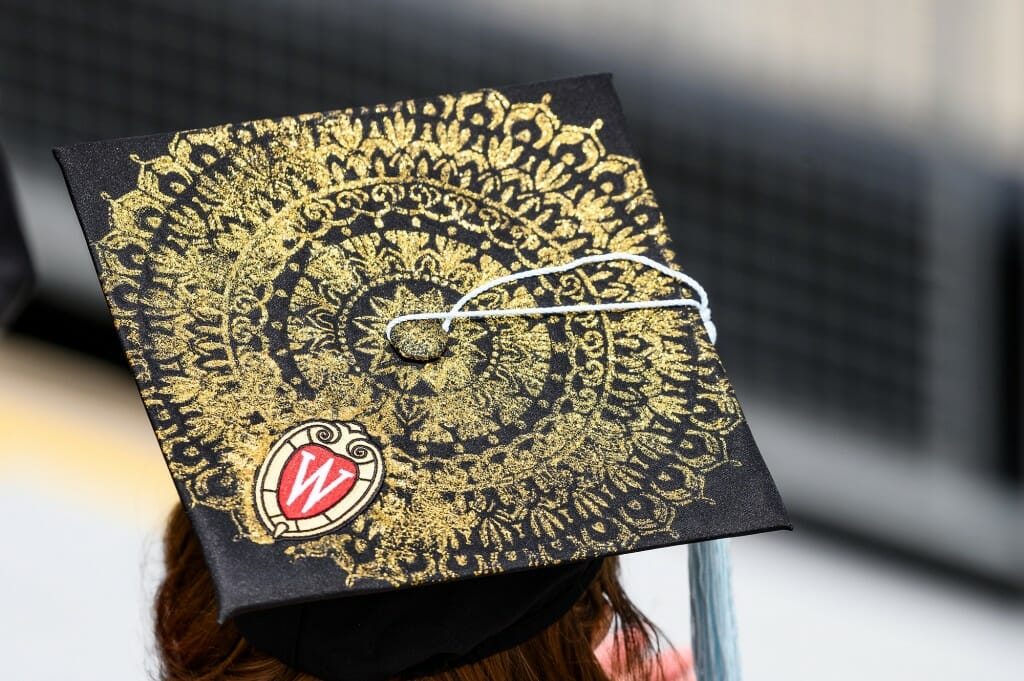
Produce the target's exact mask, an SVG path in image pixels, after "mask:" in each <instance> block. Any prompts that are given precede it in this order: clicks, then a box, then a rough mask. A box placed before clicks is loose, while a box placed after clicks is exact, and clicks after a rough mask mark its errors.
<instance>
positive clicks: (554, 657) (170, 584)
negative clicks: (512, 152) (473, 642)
mask: <svg viewBox="0 0 1024 681" xmlns="http://www.w3.org/2000/svg"><path fill="white" fill-rule="evenodd" d="M164 550H165V560H166V569H167V572H166V576H165V578H164V581H163V583H162V585H161V586H160V589H159V592H158V593H157V598H156V604H155V618H156V624H155V627H156V644H157V650H158V653H159V655H160V665H161V679H162V681H221V680H224V681H318V680H317V678H316V677H314V676H311V675H309V674H304V673H302V672H299V671H295V670H293V669H290V668H289V667H288V666H287V665H285V664H284V663H283V662H281V661H279V660H277V659H276V658H274V657H272V656H270V655H268V654H265V653H263V652H261V651H259V650H257V649H256V648H255V647H253V646H252V645H250V643H249V642H248V641H246V639H245V638H244V637H243V636H242V634H241V633H240V632H239V630H238V628H237V627H236V626H235V625H234V624H233V623H232V622H231V621H228V622H226V623H224V624H218V622H217V602H216V596H215V593H214V587H213V582H212V580H211V577H210V573H209V570H208V569H207V567H206V563H205V562H204V559H203V555H202V552H201V550H200V546H199V541H198V539H197V537H196V534H195V532H193V530H192V526H191V524H190V523H189V520H188V518H187V516H186V515H185V513H184V511H183V509H182V507H181V506H177V507H176V508H175V509H174V511H173V512H172V514H171V517H170V520H169V522H168V526H167V532H166V536H165V540H164ZM437 616H438V617H443V616H444V615H443V613H439V614H438V615H437ZM608 635H610V636H615V637H618V639H619V645H617V646H616V649H617V650H618V651H619V652H618V654H617V655H616V656H615V657H614V660H615V663H614V666H615V669H614V670H612V675H609V672H608V671H606V670H605V669H604V668H603V667H602V665H601V663H600V661H599V660H598V658H597V656H596V655H595V652H594V649H595V648H596V647H597V645H598V644H599V643H600V642H601V641H602V640H603V639H604V638H605V637H606V636H608ZM656 645H657V632H656V630H655V629H654V627H653V625H651V623H650V622H649V621H648V620H647V619H646V618H645V617H644V616H643V615H642V614H641V613H640V612H639V611H638V610H637V609H636V608H635V606H634V605H633V604H632V603H631V602H630V600H629V598H628V597H627V596H626V594H625V592H624V591H623V589H622V586H621V584H620V583H619V578H618V560H617V559H616V558H614V557H611V558H605V559H604V560H603V562H602V563H601V565H600V567H599V568H598V570H597V573H596V576H595V577H594V578H593V579H592V581H590V583H589V586H587V587H586V588H585V589H584V591H583V593H582V595H581V596H580V597H579V598H578V599H577V600H576V602H575V603H574V604H573V605H572V607H571V608H570V609H569V610H568V611H567V612H565V614H564V615H562V616H561V617H560V618H559V619H558V620H557V621H555V623H554V624H552V625H550V626H548V627H547V628H545V629H543V630H542V631H540V632H539V633H537V634H536V635H534V636H533V637H532V638H529V639H528V640H526V641H525V642H523V643H521V644H519V645H517V646H514V647H512V648H509V649H506V650H502V651H500V652H497V653H495V654H493V655H490V656H488V657H485V658H483V659H481V660H478V661H475V662H470V663H468V664H463V665H461V666H455V667H453V668H451V669H448V670H445V671H441V672H437V673H434V674H432V675H428V676H399V677H396V678H399V679H418V680H423V681H427V680H429V681H569V680H572V681H609V680H610V679H612V678H614V679H641V678H642V679H650V678H652V675H656V674H657V673H658V670H657V668H656V667H655V666H654V665H653V662H652V660H653V659H654V652H655V647H656ZM653 678H657V677H656V676H653Z"/></svg>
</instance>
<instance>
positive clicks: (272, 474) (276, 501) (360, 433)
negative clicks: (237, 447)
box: [256, 421, 384, 538]
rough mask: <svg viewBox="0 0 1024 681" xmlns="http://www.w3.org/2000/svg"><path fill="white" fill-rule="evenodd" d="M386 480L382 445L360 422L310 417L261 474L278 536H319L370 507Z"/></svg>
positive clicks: (262, 497) (264, 516) (265, 514)
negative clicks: (317, 419)
mask: <svg viewBox="0 0 1024 681" xmlns="http://www.w3.org/2000/svg"><path fill="white" fill-rule="evenodd" d="M383 481H384V459H383V458H382V457H381V452H380V449H379V448H378V447H377V446H376V445H375V444H374V443H373V442H372V441H371V440H370V438H369V436H367V434H366V431H365V430H364V429H363V427H362V426H361V425H359V424H358V423H354V422H351V421H308V422H306V423H303V424H302V425H301V426H298V427H296V428H293V429H292V430H290V431H288V432H287V433H285V434H284V435H282V436H281V437H280V438H279V439H278V440H277V442H275V443H274V446H273V447H272V448H271V450H270V454H269V455H268V456H267V458H266V460H265V461H264V462H263V465H262V466H261V467H260V471H259V474H258V475H257V476H256V508H257V509H258V510H259V515H260V519H261V520H262V521H263V524H264V525H266V526H267V529H269V530H270V531H271V533H273V535H274V538H299V537H314V536H316V535H319V534H323V533H325V532H330V531H331V530H333V529H335V528H337V527H340V526H341V525H343V524H345V523H347V522H348V521H349V520H351V519H352V518H354V517H355V516H356V515H357V514H359V513H360V512H361V511H363V509H365V508H366V507H367V506H368V505H369V503H370V502H371V501H373V498H374V496H376V494H377V492H378V490H380V486H381V483H382V482H383Z"/></svg>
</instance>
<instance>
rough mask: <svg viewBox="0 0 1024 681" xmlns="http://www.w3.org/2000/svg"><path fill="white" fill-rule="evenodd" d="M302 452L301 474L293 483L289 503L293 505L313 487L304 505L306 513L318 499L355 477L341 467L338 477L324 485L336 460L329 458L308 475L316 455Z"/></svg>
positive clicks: (303, 510) (303, 508)
mask: <svg viewBox="0 0 1024 681" xmlns="http://www.w3.org/2000/svg"><path fill="white" fill-rule="evenodd" d="M300 454H302V463H301V464H299V475H298V477H296V478H295V482H294V483H292V493H291V494H289V495H288V505H289V506H291V505H292V504H293V503H295V500H296V499H298V498H299V497H300V496H302V493H303V492H305V491H306V490H307V489H309V488H310V487H312V488H313V491H311V492H310V493H309V496H307V497H306V503H305V504H303V505H302V512H303V513H306V512H307V511H309V509H311V508H313V506H314V505H315V504H316V503H317V502H318V501H320V500H321V499H323V498H324V497H325V496H327V495H328V494H330V493H331V492H333V491H334V489H335V488H336V487H337V486H338V485H340V484H341V483H343V482H345V481H346V480H348V479H349V478H354V477H355V475H354V474H353V473H352V472H350V471H347V470H345V469H344V468H341V469H339V471H338V477H337V478H335V479H334V482H332V483H331V484H330V485H327V487H324V483H326V482H327V476H328V475H330V473H331V464H332V463H334V461H333V460H331V459H328V460H327V461H325V462H324V464H323V465H322V466H320V468H318V469H316V473H313V475H311V476H309V477H306V473H308V472H309V462H310V461H312V460H313V459H315V458H316V456H314V455H313V454H310V453H309V452H307V451H305V450H303V451H302V452H300Z"/></svg>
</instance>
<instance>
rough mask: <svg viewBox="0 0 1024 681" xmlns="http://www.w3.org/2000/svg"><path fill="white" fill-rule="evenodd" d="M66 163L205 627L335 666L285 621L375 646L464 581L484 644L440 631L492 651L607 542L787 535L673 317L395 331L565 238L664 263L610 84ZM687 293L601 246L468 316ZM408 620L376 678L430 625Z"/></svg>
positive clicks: (727, 411)
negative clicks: (220, 627)
mask: <svg viewBox="0 0 1024 681" xmlns="http://www.w3.org/2000/svg"><path fill="white" fill-rule="evenodd" d="M55 153H56V156H57V158H58V160H59V162H60V164H61V166H62V168H63V170H64V174H65V177H66V179H67V183H68V186H69V189H70V191H71V195H72V198H73V201H74V204H75V208H76V211H77V213H78V216H79V219H80V221H81V223H82V227H83V229H84V231H85V234H86V238H87V240H88V242H89V245H90V248H91V250H92V254H93V257H94V260H95V263H96V267H97V270H98V273H99V276H100V279H101V282H102V284H103V289H104V291H105V294H106V296H107V300H108V303H109V305H110V309H111V312H112V314H113V316H114V319H115V321H116V324H117V327H118V330H119V333H120V336H121V339H122V342H123V344H124V347H125V350H126V353H127V356H128V360H129V362H130V364H131V366H132V369H133V370H134V372H135V375H136V378H137V380H138V384H139V388H140V392H141V394H142V397H143V399H144V401H145V403H146V407H147V410H148V412H149V416H150V418H151V420H152V424H153V428H154V430H155V432H156V434H157V437H158V439H159V441H160V445H161V448H162V451H163V453H164V456H165V458H166V461H167V465H168V468H169V469H170V472H171V474H172V476H173V478H174V481H175V484H176V485H177V488H178V492H179V494H180V496H181V499H182V502H183V504H184V505H185V508H186V509H187V511H188V514H189V517H190V519H191V521H192V524H193V526H194V528H195V530H196V532H197V534H198V536H199V539H200V542H201V544H202V547H203V551H204V555H205V558H206V560H207V563H208V565H209V567H210V570H211V573H212V576H213V579H214V583H215V586H216V588H217V594H218V599H219V605H220V610H221V617H222V618H231V617H234V618H236V621H237V622H239V625H240V627H242V629H243V632H244V633H245V634H246V636H247V637H251V639H252V640H253V641H254V642H256V643H257V644H259V645H263V647H265V648H268V649H270V651H271V652H273V653H274V654H275V655H278V656H280V657H282V659H285V660H286V661H290V662H293V663H295V664H296V665H297V666H299V667H300V668H302V666H303V665H305V667H306V669H307V670H309V669H312V670H313V671H316V672H318V673H320V674H321V675H323V676H325V677H326V678H331V677H332V674H333V676H334V678H345V677H344V675H343V674H342V673H341V672H332V671H331V670H330V669H331V667H330V665H331V662H330V661H327V662H309V661H308V659H307V660H306V662H302V661H298V662H296V659H297V658H296V655H297V654H296V653H294V651H292V652H288V651H287V650H282V649H280V646H279V648H277V649H275V647H274V645H275V644H274V642H273V641H274V640H275V637H277V638H280V637H287V636H289V634H288V633H287V630H289V628H291V630H293V631H294V630H299V629H303V630H304V632H305V633H304V636H308V637H315V635H316V634H315V633H314V632H311V631H310V630H312V629H315V628H317V627H314V626H312V625H310V624H309V623H308V622H307V623H306V624H303V623H302V621H301V620H302V618H304V617H309V618H313V619H315V621H317V622H318V623H327V622H329V623H330V624H329V625H328V624H323V626H330V627H331V628H332V629H331V631H332V632H334V633H332V634H331V635H336V632H338V631H342V630H345V627H347V626H348V627H350V628H351V632H352V635H353V636H358V635H360V634H359V632H363V634H365V633H366V630H365V628H363V629H361V628H360V626H362V625H360V624H359V623H349V624H345V623H344V622H340V621H339V620H344V619H345V617H340V618H339V617H337V613H338V612H339V610H338V609H337V608H336V607H335V604H336V603H337V600H336V599H341V598H343V599H345V602H346V603H347V605H346V606H345V607H346V608H347V610H346V612H348V613H355V614H354V615H353V617H354V619H359V617H363V616H366V617H370V615H369V614H367V613H371V612H372V613H375V614H374V615H373V616H374V617H378V618H385V619H387V620H388V622H389V624H387V625H386V626H385V627H384V628H385V629H387V631H388V634H387V635H388V636H389V639H390V640H392V641H396V640H400V639H401V636H400V634H399V633H396V632H397V630H399V629H403V628H410V627H413V626H414V623H412V624H411V623H409V622H408V621H407V620H408V617H406V616H405V615H407V614H408V610H404V611H403V607H406V606H407V605H408V604H410V603H413V602H420V606H417V607H422V608H423V611H425V612H429V608H430V607H431V606H430V604H431V603H435V604H436V603H437V602H443V603H445V604H446V607H448V606H450V604H451V603H454V602H455V600H453V599H455V598H456V594H458V593H462V594H472V596H470V597H468V598H465V599H464V600H463V601H462V603H463V605H462V606H460V607H461V609H460V608H455V609H454V610H453V609H452V608H451V607H448V614H447V615H446V617H443V618H438V617H437V616H436V614H435V615H434V616H433V617H432V623H431V626H432V627H433V629H434V630H437V629H442V630H444V629H446V627H449V625H450V627H451V628H452V629H455V628H457V626H458V624H457V621H458V620H459V618H460V617H462V618H463V619H464V620H465V621H464V622H463V626H464V627H469V628H471V629H473V628H476V629H479V630H480V631H478V632H476V634H475V636H476V638H472V637H470V638H466V637H462V638H460V635H459V634H457V633H453V631H442V632H440V633H437V632H436V631H435V632H434V633H436V634H437V636H439V637H440V638H441V639H444V640H447V641H449V642H450V641H452V640H454V639H458V643H457V645H454V646H453V648H452V649H449V650H445V651H444V652H445V653H446V654H447V655H449V657H450V658H451V659H456V658H458V659H466V658H467V657H474V656H475V657H481V656H483V655H486V654H489V653H490V652H496V651H497V650H499V649H500V647H501V646H502V645H505V646H506V647H507V646H508V645H510V644H509V643H508V641H509V640H510V639H509V638H508V637H505V638H502V637H501V636H497V632H500V631H509V630H514V631H517V632H518V634H517V635H518V636H519V638H520V639H522V638H525V637H527V634H529V635H532V633H536V631H538V630H539V627H542V626H546V624H547V623H550V622H551V621H553V620H554V619H556V618H557V617H558V616H559V615H560V614H561V613H562V612H564V611H565V610H566V609H567V608H568V607H569V605H570V604H571V602H572V600H573V599H574V598H575V597H576V596H578V595H579V593H580V592H581V590H582V588H584V587H585V583H586V580H587V579H589V577H590V576H591V575H592V574H593V573H594V570H595V565H596V564H597V561H596V560H595V559H597V558H600V557H602V556H606V555H611V554H620V553H625V552H632V551H639V550H643V549H650V548H655V547H661V546H667V545H672V544H679V543H684V542H694V541H701V540H706V539H711V538H719V537H727V536H734V535H740V534H747V533H752V532H759V531H765V530H772V529H780V528H784V527H788V526H789V521H788V519H787V517H786V513H785V510H784V508H783V505H782V502H781V500H780V498H779V495H778V492H777V491H776V488H775V485H774V483H773V482H772V480H771V477H770V475H769V473H768V470H767V469H766V467H765V465H764V462H763V461H762V459H761V456H760V454H759V453H758V450H757V448H756V446H755V444H754V441H753V439H752V437H751V433H750V430H749V429H748V427H747V424H746V422H745V420H744V417H743V414H742V412H741V410H740V407H739V404H738V403H737V401H736V397H735V395H734V393H733V389H732V387H731V385H730V383H729V381H728V379H727V377H726V374H725V372H724V369H723V367H722V364H721V362H720V360H719V357H718V355H717V353H716V351H715V348H714V345H713V343H712V341H711V339H710V338H709V336H708V333H707V331H706V330H705V326H704V324H703V323H702V318H701V315H700V313H699V311H698V310H696V309H694V308H691V307H681V308H661V309H639V310H631V311H623V312H614V311H600V312H587V313H569V314H554V315H516V316H500V317H489V318H485V319H456V320H455V321H454V322H453V323H452V324H451V327H450V330H449V332H448V334H447V335H446V337H445V339H444V341H443V345H442V346H440V350H439V351H438V353H441V352H443V354H440V356H436V355H434V356H430V357H425V358H420V359H426V360H427V361H416V360H411V359H408V356H409V354H408V353H407V354H406V355H405V356H403V354H402V353H400V352H398V351H396V348H395V346H394V345H392V343H391V342H390V341H389V338H388V334H386V326H387V324H388V323H389V322H390V321H392V320H394V319H395V318H396V317H397V316H400V315H407V314H411V313H421V312H432V311H446V310H449V309H450V308H452V305H453V304H454V303H455V302H456V301H457V300H459V299H460V298H461V297H462V296H464V295H465V294H466V293H467V292H469V291H472V290H473V289H474V288H476V287H479V286H482V285H485V284H487V282H492V281H494V280H496V279H500V278H503V277H506V278H507V277H514V276H515V275H516V274H517V273H528V272H530V271H531V270H534V269H536V268H542V267H550V266H557V265H562V264H565V263H568V262H571V261H573V260H575V259H578V258H581V257H585V256H600V255H601V254H606V253H613V252H618V253H622V252H625V253H629V254H634V255H636V256H645V257H647V258H650V259H651V260H653V261H657V262H658V263H663V264H665V265H667V266H669V267H672V268H675V269H679V264H678V263H677V260H676V255H675V253H674V251H673V250H672V247H671V244H670V242H669V237H668V234H667V232H666V228H665V225H664V223H663V220H662V216H661V214H660V212H659V210H658V206H657V203H656V201H655V199H654V196H653V194H652V192H651V190H650V188H649V187H648V184H647V181H646V179H645V177H644V174H643V172H642V170H641V168H640V165H639V163H638V161H637V159H636V157H635V154H634V153H633V152H632V150H631V149H630V146H629V144H628V142H627V138H626V133H625V124H624V120H623V115H622V111H621V108H620V105H619V102H618V100H617V98H616V95H615V93H614V90H613V89H612V86H611V81H610V77H608V76H604V75H599V76H587V77H580V78H575V79H569V80H562V81H553V82H546V83H538V84H531V85H523V86H514V87H503V88H497V89H487V90H480V91H476V92H469V93H464V94H458V95H444V96H439V97H434V98H427V99H421V100H413V101H404V102H399V103H397V104H394V105H382V106H376V107H371V108H359V109H351V110H347V111H335V112H328V113H318V114H310V115H302V116H296V117H287V118H280V119H274V120H261V121H255V122H250V123H242V124H237V125H224V126H219V127H213V128H208V129H202V130H195V131H187V132H180V133H174V134H162V135H152V136H147V137H138V138H131V139H121V140H114V141H104V142H95V143H89V144H81V145H77V146H72V147H67V148H61V149H57V150H56V152H55ZM681 291H682V292H683V293H687V294H690V295H693V294H694V292H693V291H692V290H690V289H688V288H687V287H686V286H685V285H680V283H679V282H678V281H675V280H673V279H672V278H670V277H666V276H664V274H663V273H660V272H658V271H656V270H654V269H651V268H647V267H644V266H642V265H641V264H638V263H637V262H631V261H624V262H607V263H601V264H598V265H594V266H590V265H588V266H581V267H578V268H574V269H572V270H569V271H565V272H560V273H558V274H551V275H546V276H538V277H533V278H529V279H523V280H521V281H514V282H510V283H508V284H506V285H501V286H494V287H493V288H490V289H489V290H487V291H486V292H484V293H482V294H480V295H479V296H478V297H476V298H474V299H473V300H472V301H470V302H469V303H468V304H467V305H466V307H467V309H470V308H472V309H505V310H507V309H519V308H537V307H550V306H573V305H588V304H589V305H593V304H602V303H619V302H622V301H628V300H648V299H661V298H672V297H674V296H678V295H679V294H680V292H681ZM408 324H409V326H408V327H407V329H406V333H405V336H406V337H408V336H410V335H411V336H413V337H417V334H418V331H417V330H419V331H423V334H421V335H424V334H425V336H426V337H427V343H428V345H429V340H430V334H431V333H432V332H433V331H436V329H435V328H434V327H432V326H430V323H429V322H423V323H421V322H409V323H408ZM399 328H401V327H396V329H395V331H396V333H397V331H398V329H399ZM392 340H393V338H392ZM420 340H422V338H420ZM414 345H415V343H414ZM412 354H415V353H412ZM470 578H479V579H470ZM487 580H492V581H491V582H488V581H487ZM493 580H504V581H501V582H494V581H493ZM489 584H490V585H491V586H488V585H489ZM495 585H498V586H495ZM410 587H416V588H410ZM499 587H500V588H499ZM474 590H475V592H474ZM488 594H489V595H488ZM502 594H504V595H502ZM523 594H532V595H531V596H530V597H529V598H527V597H524V595H523ZM502 598H504V599H505V600H504V601H502V600H501V599H502ZM388 599H391V600H388ZM431 599H435V600H431ZM436 599H440V601H438V600H436ZM489 599H490V600H489ZM495 599H497V600H495ZM510 599H511V600H510ZM566 601H567V602H566ZM317 608H320V610H319V611H318V612H319V615H316V616H314V615H312V614H311V613H314V612H317ZM324 608H326V610H324ZM331 608H335V609H334V610H331ZM391 608H393V610H391ZM474 608H475V609H474ZM383 611H387V612H389V613H391V614H390V615H381V614H380V613H381V612H383ZM403 612H404V613H405V615H403ZM495 612H500V613H502V614H501V615H500V616H495V615H494V614H493V613H495ZM268 613H269V614H268ZM359 613H362V614H359ZM484 613H492V614H491V615H490V616H489V617H490V619H492V620H495V621H493V622H490V623H489V625H488V626H490V627H491V628H490V629H488V627H487V626H484V625H482V624H481V625H479V626H477V627H474V626H473V625H472V624H469V623H472V622H473V621H474V620H475V619H479V618H484V617H485V615H484ZM346 617H347V615H346ZM439 619H440V623H439ZM449 619H450V620H451V622H449ZM311 621H312V620H311ZM246 622H248V624H245V623H246ZM317 626H320V625H319V624H318V625H317ZM389 627H390V628H389ZM422 628H423V626H422V624H421V625H420V629H422ZM345 631H347V630H345ZM392 634H394V636H392ZM421 634H422V631H421V632H419V634H417V636H419V635H421ZM322 635H323V634H321V636H322ZM496 636H497V638H495V637H496ZM293 638H294V636H293ZM414 638H415V637H414ZM428 638H429V637H428ZM512 638H515V636H513V637H512ZM471 639H472V640H471ZM310 640H312V638H311V639H310ZM402 640H404V639H402ZM418 640H420V641H421V643H420V646H421V647H422V648H423V650H417V651H412V652H410V653H409V657H410V659H409V660H406V661H404V662H394V663H393V664H394V665H399V666H395V667H394V668H392V669H389V670H387V671H388V673H394V672H396V671H399V670H401V669H408V668H412V667H415V665H416V664H417V663H418V662H421V661H422V660H423V659H426V657H429V655H430V654H431V653H432V652H438V651H437V650H435V649H433V648H431V646H435V647H437V646H440V645H441V644H440V643H438V644H435V643H431V642H430V641H426V642H423V641H422V640H421V639H418ZM514 642H518V641H514ZM514 642H513V643H514ZM288 645H297V644H293V643H289V644H288ZM363 645H364V646H365V645H367V644H366V642H365V636H364V637H363ZM284 647H285V648H287V646H284ZM370 647H371V648H372V647H373V645H372V644H370ZM394 651H395V646H392V647H391V648H390V650H389V651H388V654H389V655H391V654H393V653H394ZM360 654H362V653H360ZM382 654H383V653H380V652H379V651H378V652H377V653H374V652H373V651H370V652H366V653H365V655H366V656H369V657H372V656H373V655H378V656H380V655H382ZM304 655H305V656H306V658H310V657H316V655H317V654H316V653H315V652H307V653H305V654H304ZM417 655H419V657H417ZM425 656H426V657H425ZM299 657H302V656H301V655H299ZM413 658H415V659H413ZM400 664H405V667H401V666H400ZM380 674H384V671H380ZM371 675H372V674H371V672H366V678H371ZM353 678H355V677H353ZM381 678H383V677H381Z"/></svg>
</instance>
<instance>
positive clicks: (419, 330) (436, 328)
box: [391, 319, 448, 362]
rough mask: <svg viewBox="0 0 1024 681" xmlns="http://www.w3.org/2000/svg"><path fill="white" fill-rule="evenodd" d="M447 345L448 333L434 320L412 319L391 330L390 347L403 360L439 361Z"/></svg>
mask: <svg viewBox="0 0 1024 681" xmlns="http://www.w3.org/2000/svg"><path fill="white" fill-rule="evenodd" d="M447 345H448V332H446V331H445V330H444V328H442V326H441V322H440V321H438V320H436V319H414V320H410V321H407V322H402V323H400V324H396V325H395V327H394V328H393V329H391V346H392V347H393V348H394V349H395V352H397V353H398V354H399V355H400V356H401V357H402V358H403V359H407V360H410V361H413V362H430V361H433V360H435V359H439V358H440V357H441V355H443V354H444V349H445V347H447Z"/></svg>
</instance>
